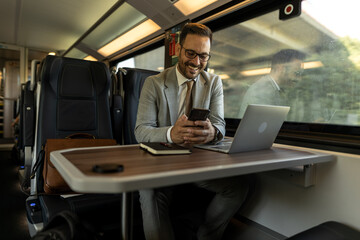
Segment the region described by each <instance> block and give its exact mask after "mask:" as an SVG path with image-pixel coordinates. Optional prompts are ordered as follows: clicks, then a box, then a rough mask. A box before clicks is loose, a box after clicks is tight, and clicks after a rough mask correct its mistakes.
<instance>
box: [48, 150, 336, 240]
mask: <svg viewBox="0 0 360 240" xmlns="http://www.w3.org/2000/svg"><path fill="white" fill-rule="evenodd" d="M50 156H51V157H50V159H51V161H52V162H53V164H54V165H55V167H56V168H57V170H58V171H59V172H60V174H61V175H62V176H63V178H64V179H65V181H66V182H67V183H68V184H69V186H70V187H71V188H72V189H73V190H74V191H76V192H80V193H81V192H84V193H125V194H123V196H124V199H123V212H122V214H123V222H124V224H126V219H127V216H126V214H127V212H126V209H127V206H126V202H127V200H126V198H127V194H126V192H131V191H135V190H140V189H146V188H156V187H164V186H170V185H175V184H182V183H190V182H196V181H202V180H209V179H216V178H223V177H230V176H236V175H243V174H250V173H258V172H264V171H270V170H275V169H283V168H290V167H295V166H302V165H308V164H315V163H322V162H328V161H332V160H334V159H335V157H334V156H333V155H330V154H324V153H317V152H310V151H304V150H296V149H292V148H291V147H289V146H285V145H277V144H274V147H272V148H271V149H268V150H261V151H253V152H244V153H236V154H224V153H219V152H213V151H206V150H201V149H196V148H194V149H193V152H192V154H189V155H166V156H154V155H151V154H150V153H148V152H145V151H143V150H141V149H140V148H139V146H138V145H126V146H109V147H96V148H79V149H67V150H60V151H55V152H52V153H51V154H50ZM101 163H116V164H122V165H123V166H124V171H123V172H119V173H106V174H104V173H96V172H93V171H92V168H93V166H94V165H96V164H101ZM122 228H123V239H127V226H124V225H123V226H122Z"/></svg>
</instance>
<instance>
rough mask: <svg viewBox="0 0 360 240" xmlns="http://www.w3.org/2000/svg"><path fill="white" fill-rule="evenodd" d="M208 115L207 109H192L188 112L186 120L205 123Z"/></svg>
mask: <svg viewBox="0 0 360 240" xmlns="http://www.w3.org/2000/svg"><path fill="white" fill-rule="evenodd" d="M209 114H210V110H209V109H203V108H193V109H191V111H190V114H189V117H188V120H191V121H205V120H206V119H207V118H208V116H209Z"/></svg>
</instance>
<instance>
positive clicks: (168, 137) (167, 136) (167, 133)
mask: <svg viewBox="0 0 360 240" xmlns="http://www.w3.org/2000/svg"><path fill="white" fill-rule="evenodd" d="M172 128H173V126H171V127H169V129H168V130H167V132H166V139H167V141H168V142H169V143H173V141H172V140H171V134H170V133H171V129H172Z"/></svg>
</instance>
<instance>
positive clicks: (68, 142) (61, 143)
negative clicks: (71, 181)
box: [43, 133, 116, 194]
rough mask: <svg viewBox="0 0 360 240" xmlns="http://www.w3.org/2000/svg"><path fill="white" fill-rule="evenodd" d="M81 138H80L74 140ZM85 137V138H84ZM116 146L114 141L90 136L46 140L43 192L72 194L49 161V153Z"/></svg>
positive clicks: (80, 135) (76, 135)
mask: <svg viewBox="0 0 360 240" xmlns="http://www.w3.org/2000/svg"><path fill="white" fill-rule="evenodd" d="M75 137H82V138H80V139H79V138H75ZM84 137H86V138H84ZM89 137H90V138H89ZM110 145H116V141H115V140H114V139H95V138H94V137H93V136H92V135H90V134H83V133H81V134H73V135H70V136H68V137H66V138H64V139H47V141H46V144H45V149H44V150H45V159H44V168H43V178H44V191H45V193H47V194H65V193H74V192H73V191H72V190H71V189H70V187H69V186H68V185H67V183H66V182H65V181H64V179H63V178H62V176H61V175H60V173H59V172H58V171H57V170H56V168H55V166H54V165H53V164H52V162H51V161H50V153H51V152H52V151H56V150H63V149H69V148H79V147H96V146H110Z"/></svg>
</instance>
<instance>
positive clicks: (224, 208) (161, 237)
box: [135, 23, 248, 240]
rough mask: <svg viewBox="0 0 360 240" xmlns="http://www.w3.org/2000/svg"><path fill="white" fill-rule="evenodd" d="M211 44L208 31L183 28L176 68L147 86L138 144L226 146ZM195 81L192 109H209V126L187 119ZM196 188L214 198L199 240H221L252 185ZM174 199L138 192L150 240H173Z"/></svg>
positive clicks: (219, 183)
mask: <svg viewBox="0 0 360 240" xmlns="http://www.w3.org/2000/svg"><path fill="white" fill-rule="evenodd" d="M211 41H212V32H211V30H210V29H209V28H208V27H206V26H204V25H201V24H195V23H189V24H187V25H185V26H184V28H183V29H182V32H181V35H180V42H179V43H178V44H177V45H176V50H175V51H176V55H177V56H178V60H179V61H178V64H177V65H176V66H174V67H170V68H168V69H165V70H164V71H163V72H162V73H160V74H158V75H156V76H151V77H149V78H148V79H147V80H146V81H145V83H144V86H143V89H142V92H141V96H140V102H139V108H138V115H137V122H136V126H135V136H136V139H137V141H138V142H173V143H176V144H185V145H192V144H203V143H209V142H217V141H220V140H222V138H223V136H224V135H225V121H224V106H223V90H222V82H221V79H220V78H219V77H218V76H216V75H214V74H209V73H207V72H205V71H204V69H205V67H206V65H207V61H208V60H209V58H210V47H211ZM191 81H193V87H192V90H191V92H192V107H196V108H208V109H210V111H211V112H210V115H209V118H208V119H206V121H190V120H188V118H187V115H186V114H185V111H188V109H186V105H188V104H187V103H188V101H187V100H186V95H187V94H186V93H187V89H188V88H191V86H190V85H188V83H187V82H191ZM189 101H191V100H189ZM194 161H196V160H195V159H194ZM195 184H196V185H197V186H199V187H201V188H205V189H207V190H210V191H212V192H215V197H214V198H213V199H212V201H211V202H210V204H209V206H208V208H207V211H206V213H205V220H204V222H203V224H202V225H201V226H200V228H199V230H198V232H197V237H198V239H199V240H202V239H206V240H212V239H214V240H216V239H219V240H220V239H221V237H222V235H223V232H224V230H225V228H226V226H227V224H228V222H229V220H230V219H231V217H232V216H233V215H234V214H235V213H236V212H237V210H238V209H239V208H240V206H241V204H242V202H243V201H244V199H245V196H246V194H247V191H248V185H247V183H246V181H242V178H241V177H235V178H227V179H218V180H211V181H203V182H198V183H195ZM172 193H173V188H172V187H165V188H160V189H146V190H141V191H140V202H141V208H142V215H143V223H144V232H145V236H146V239H147V240H165V239H166V240H172V239H175V236H174V232H173V229H172V225H171V222H170V218H169V205H170V203H171V197H172Z"/></svg>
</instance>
